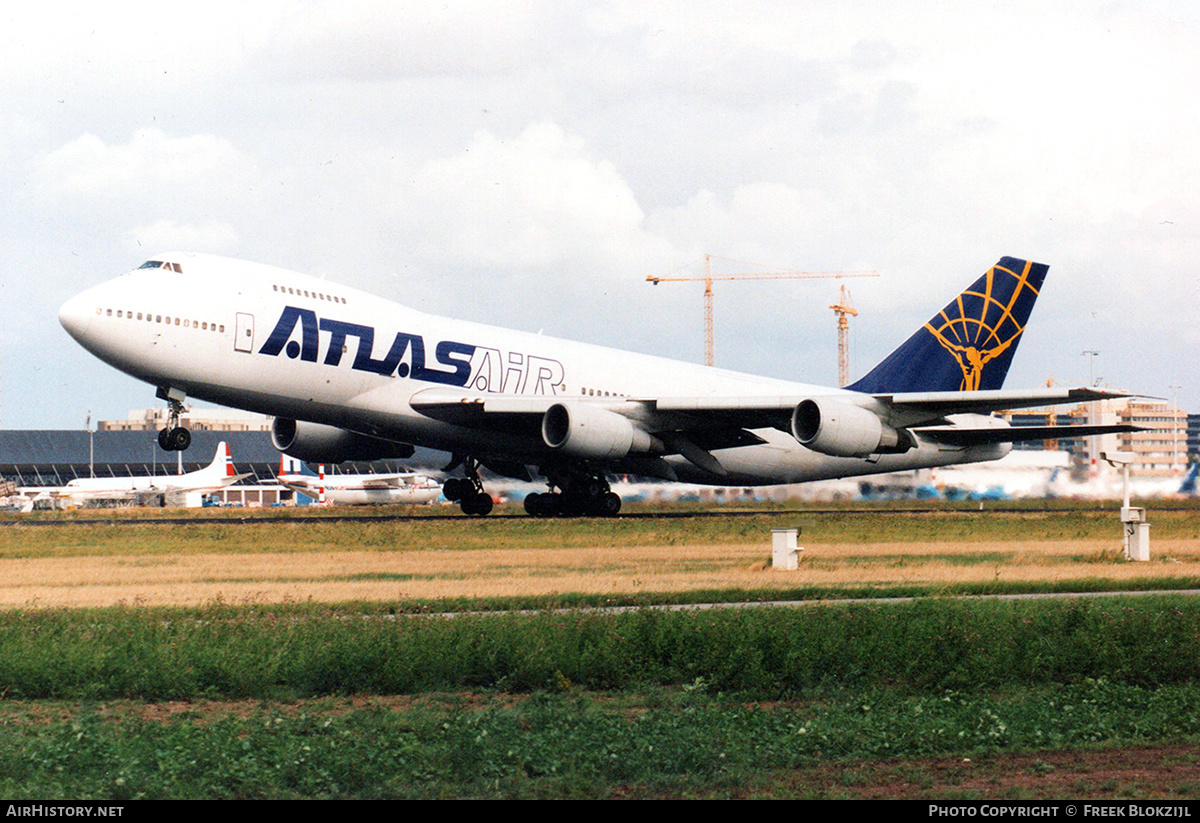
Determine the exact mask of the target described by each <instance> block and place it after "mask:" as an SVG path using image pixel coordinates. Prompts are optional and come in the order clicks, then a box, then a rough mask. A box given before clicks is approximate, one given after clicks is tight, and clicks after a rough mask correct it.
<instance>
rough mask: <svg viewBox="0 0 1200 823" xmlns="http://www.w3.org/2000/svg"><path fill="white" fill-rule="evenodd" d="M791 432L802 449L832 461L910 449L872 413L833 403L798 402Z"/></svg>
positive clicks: (821, 400) (893, 430)
mask: <svg viewBox="0 0 1200 823" xmlns="http://www.w3.org/2000/svg"><path fill="white" fill-rule="evenodd" d="M791 428H792V436H793V437H795V438H796V439H797V440H798V441H800V444H801V445H802V446H805V447H807V448H810V449H812V450H813V451H816V452H820V453H821V454H828V455H831V456H833V457H867V456H869V455H872V454H881V453H894V452H898V451H908V449H909V448H910V446H911V439H910V438H907V437H905V438H902V437H901V436H900V433H899V432H897V431H896V430H895V429H893V428H892V427H891V426H888V425H886V424H885V423H884V422H883V421H882V420H880V419H879V416H878V415H876V414H875V413H874V412H871V411H868V410H867V409H864V408H860V407H859V406H852V405H850V404H849V403H840V402H838V401H836V400H827V399H820V400H802V401H801V402H800V404H799V405H798V406H796V410H795V411H793V412H792V425H791ZM902 443H903V445H901V444H902Z"/></svg>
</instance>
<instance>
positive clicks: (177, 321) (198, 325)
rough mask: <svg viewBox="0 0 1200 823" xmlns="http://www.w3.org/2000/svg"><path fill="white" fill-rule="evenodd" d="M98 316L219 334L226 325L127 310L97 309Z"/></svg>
mask: <svg viewBox="0 0 1200 823" xmlns="http://www.w3.org/2000/svg"><path fill="white" fill-rule="evenodd" d="M96 314H104V315H105V316H107V317H113V316H114V314H115V316H116V317H118V318H121V319H123V320H145V321H146V322H148V323H166V324H167V325H168V326H171V325H174V326H183V327H184V328H185V329H200V331H215V332H217V333H218V334H221V333H224V331H225V324H224V323H210V322H208V321H207V320H192V319H191V318H187V317H168V316H165V315H161V314H150V313H149V312H140V311H139V312H137V313H136V314H135V313H134V312H132V311H126V310H125V309H116V310H115V312H114V310H113V309H101V308H97V309H96Z"/></svg>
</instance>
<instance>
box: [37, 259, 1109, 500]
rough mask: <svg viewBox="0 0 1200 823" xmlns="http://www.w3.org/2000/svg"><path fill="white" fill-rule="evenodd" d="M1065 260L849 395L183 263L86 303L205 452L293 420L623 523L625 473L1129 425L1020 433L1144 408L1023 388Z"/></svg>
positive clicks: (1017, 278)
mask: <svg viewBox="0 0 1200 823" xmlns="http://www.w3.org/2000/svg"><path fill="white" fill-rule="evenodd" d="M1047 268H1048V267H1047V266H1045V265H1042V264H1038V263H1032V262H1029V261H1025V260H1018V259H1015V258H1011V257H1005V258H1002V259H1001V260H1000V261H999V262H998V263H997V264H996V265H995V266H993V267H992V268H990V269H988V271H987V272H986V273H985V274H984V275H983V276H982V277H980V278H979V279H978V280H977V281H976V282H975V283H974V284H972V285H971V286H970V287H968V288H967V289H966V290H965V291H964V292H962V294H960V295H959V296H958V297H956V298H955V299H954V300H952V301H951V302H950V303H949V305H947V306H946V308H944V309H943V310H942V311H940V312H938V313H937V314H936V315H934V316H933V318H932V319H931V320H930V321H929V322H928V323H926V324H924V325H923V326H922V327H921V328H919V329H918V330H917V331H916V333H915V334H913V335H912V337H910V338H909V339H908V340H907V341H906V342H905V343H903V344H902V345H901V346H900V347H899V348H898V349H896V350H895V351H894V352H893V353H892V354H891V355H889V356H888V357H887V358H886V359H885V360H883V362H882V363H880V364H879V365H878V366H876V367H875V368H874V369H873V370H872V371H871V372H869V373H868V374H867V375H866V376H865V377H863V378H862V379H861V380H859V381H858V382H857V383H854V384H853V385H851V386H849V387H847V388H845V389H834V388H825V387H821V386H814V385H808V384H805V383H799V382H793V381H790V380H780V379H774V378H767V377H756V376H753V375H749V374H741V373H736V372H732V371H726V370H723V369H717V368H712V367H709V366H702V365H697V364H692V363H684V362H679V361H674V360H668V359H665V358H661V357H652V356H649V355H642V354H633V353H630V352H624V351H617V350H614V349H609V348H603V347H600V346H593V345H586V344H582V343H574V342H569V341H566V340H560V339H554V338H550V337H544V336H542V335H539V334H530V333H525V332H520V331H512V330H507V329H502V328H497V327H493V326H486V325H482V324H479V323H471V322H465V321H461V320H452V319H448V318H443V317H436V316H432V315H429V314H424V313H422V312H419V311H416V310H414V309H411V308H407V307H405V306H402V305H398V304H396V303H393V302H391V301H389V300H386V299H383V298H379V297H375V296H372V295H369V294H367V293H365V292H362V291H358V290H357V289H353V288H350V287H348V286H341V285H336V284H334V283H330V282H327V281H325V280H321V279H318V278H315V277H310V276H308V275H304V274H299V273H296V272H292V271H286V270H284V269H279V268H274V267H270V266H265V265H260V264H256V263H248V262H243V261H238V260H231V259H227V258H221V257H214V256H209V255H202V254H192V253H173V254H167V255H163V256H161V257H157V258H155V259H154V260H150V261H147V262H146V263H143V264H142V265H141V266H140V267H138V268H137V269H135V270H133V271H131V272H129V273H128V274H125V275H123V276H120V277H117V278H116V279H114V280H111V281H109V282H106V283H103V284H101V285H98V286H95V287H93V288H91V289H88V290H87V291H85V292H83V293H81V294H79V295H77V296H75V297H73V298H71V299H70V300H68V301H67V302H66V303H65V304H64V305H63V307H62V309H61V311H60V312H59V320H60V322H61V323H62V325H63V327H64V328H65V329H66V330H67V331H68V332H69V333H70V334H71V336H72V337H74V338H75V339H76V340H77V341H78V342H79V343H80V344H81V345H82V346H83V347H84V348H86V349H87V350H88V351H90V352H92V353H93V354H94V355H96V356H97V357H99V358H100V359H101V360H103V361H105V362H106V363H109V364H110V365H112V366H114V367H115V368H117V369H120V370H121V371H123V372H125V373H127V374H130V375H132V376H134V377H136V378H138V379H140V380H143V381H145V382H146V383H149V384H150V385H152V386H155V387H157V389H158V396H159V397H160V398H161V399H163V400H165V401H167V403H168V404H169V409H170V412H171V415H172V422H171V424H170V425H169V426H168V427H167V428H166V429H164V430H163V431H162V432H161V434H160V442H161V443H162V444H163V445H164V447H166V448H177V449H178V448H186V446H187V443H188V442H189V441H190V437H189V435H188V433H187V431H186V430H185V429H182V428H180V427H179V425H178V419H179V415H180V413H181V412H182V411H183V403H184V401H185V399H186V398H188V397H192V398H197V399H201V400H207V401H211V402H214V403H219V404H222V405H226V406H232V407H235V408H239V409H246V410H249V411H255V412H261V413H264V414H269V415H273V416H274V417H275V421H274V424H273V439H274V442H275V445H276V447H277V448H279V449H280V450H281V451H283V452H284V453H286V454H289V455H292V456H294V457H297V458H299V459H302V460H306V461H309V462H313V463H338V462H341V461H344V460H349V459H357V460H373V459H383V458H393V457H400V458H402V457H406V456H408V455H409V454H411V452H412V448H413V446H414V445H419V446H425V447H429V448H433V449H440V450H443V451H447V452H451V453H452V454H454V455H455V457H454V459H453V460H452V461H451V464H450V465H449V466H447V468H446V471H448V472H452V471H459V470H461V472H462V477H452V478H450V479H449V480H448V481H447V482H446V484H445V486H444V493H445V494H446V496H447V497H449V498H450V499H452V500H456V501H459V502H460V505H461V507H462V510H463V511H464V512H465V513H467V514H474V515H484V514H487V513H488V512H490V511H491V508H492V499H491V497H490V496H489V495H488V494H487V493H486V492H485V491H484V488H483V484H482V482H481V480H480V478H479V472H478V469H479V467H480V466H481V465H482V466H484V467H486V468H488V469H490V470H491V471H493V472H495V473H497V474H500V475H502V476H505V477H512V478H517V479H521V480H531V479H533V477H534V475H535V473H536V475H538V476H541V477H544V478H545V480H546V483H547V487H548V490H547V492H546V493H540V494H532V495H529V496H528V497H527V498H526V502H525V507H526V510H527V511H528V512H529V513H530V514H532V515H536V516H548V515H560V514H568V515H578V514H595V515H609V516H611V515H615V514H616V513H617V512H618V511H619V509H620V507H621V499H620V497H619V496H618V495H616V494H615V493H613V492H612V491H611V490H610V488H609V484H608V479H607V478H608V476H609V475H610V473H612V474H636V475H643V476H647V477H658V478H664V479H668V480H678V481H685V482H689V483H698V484H720V485H738V486H754V485H776V484H783V483H798V482H802V481H808V480H821V479H827V478H833V477H850V476H859V475H869V474H876V473H883V472H895V471H904V470H908V469H918V468H927V467H932V466H945V465H952V464H959V463H973V462H978V461H984V460H994V459H997V458H999V457H1002V456H1003V455H1005V454H1006V453H1007V452H1008V451H1009V450H1010V449H1011V443H1012V442H1014V441H1018V440H1043V439H1047V438H1053V437H1072V436H1075V437H1077V436H1083V435H1089V434H1101V433H1106V432H1113V431H1125V430H1129V428H1130V427H1128V426H1069V427H1046V426H1038V427H1023V428H1012V427H1010V426H1009V425H1008V424H1007V423H1006V422H1005V421H1004V420H1002V419H1001V418H999V417H997V416H995V415H994V412H996V411H998V410H1002V409H1013V408H1022V407H1031V406H1045V405H1049V404H1062V403H1079V402H1082V401H1087V400H1094V399H1102V398H1108V397H1123V396H1128V395H1126V394H1124V393H1121V392H1115V391H1106V390H1100V389H1095V388H1075V389H1060V388H1049V389H1037V390H1030V391H1006V390H1003V389H1002V388H1001V386H1002V385H1003V382H1004V377H1005V375H1006V373H1007V372H1008V367H1009V364H1010V363H1011V361H1012V358H1013V355H1014V354H1015V353H1016V350H1017V344H1018V343H1019V341H1020V338H1021V333H1022V332H1023V331H1024V329H1025V324H1026V322H1027V321H1028V318H1029V313H1030V310H1031V309H1032V308H1033V304H1034V301H1035V300H1036V299H1037V296H1038V292H1039V291H1040V290H1041V288H1042V281H1043V279H1044V278H1045V276H1046V271H1047Z"/></svg>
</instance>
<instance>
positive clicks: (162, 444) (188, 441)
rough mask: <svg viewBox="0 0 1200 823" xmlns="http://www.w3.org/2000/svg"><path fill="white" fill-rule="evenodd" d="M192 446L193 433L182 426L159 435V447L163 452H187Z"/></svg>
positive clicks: (167, 429)
mask: <svg viewBox="0 0 1200 823" xmlns="http://www.w3.org/2000/svg"><path fill="white" fill-rule="evenodd" d="M190 445H192V433H191V432H190V431H188V430H187V429H185V428H183V427H182V426H174V427H171V428H166V429H163V430H162V431H160V432H159V433H158V446H159V448H161V449H162V450H163V451H166V452H181V451H187V448H188V446H190Z"/></svg>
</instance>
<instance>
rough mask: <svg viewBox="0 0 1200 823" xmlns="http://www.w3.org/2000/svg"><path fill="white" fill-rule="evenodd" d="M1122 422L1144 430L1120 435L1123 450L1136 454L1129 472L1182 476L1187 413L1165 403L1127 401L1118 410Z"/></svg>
mask: <svg viewBox="0 0 1200 823" xmlns="http://www.w3.org/2000/svg"><path fill="white" fill-rule="evenodd" d="M1117 417H1118V419H1119V421H1120V422H1122V423H1130V424H1132V425H1134V426H1139V427H1141V428H1143V429H1145V431H1137V432H1127V433H1125V434H1122V435H1121V449H1122V451H1129V452H1133V453H1134V454H1135V455H1136V458H1135V460H1134V463H1133V465H1132V466H1131V467H1130V473H1131V474H1132V473H1136V474H1140V475H1170V474H1178V473H1181V472H1182V471H1183V470H1184V468H1185V467H1186V465H1187V417H1188V416H1187V413H1186V412H1184V411H1182V410H1180V409H1178V408H1176V407H1175V406H1172V405H1171V404H1170V403H1168V402H1167V401H1165V400H1139V399H1134V398H1130V399H1128V400H1126V402H1125V405H1124V407H1123V408H1121V409H1118V411H1117Z"/></svg>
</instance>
